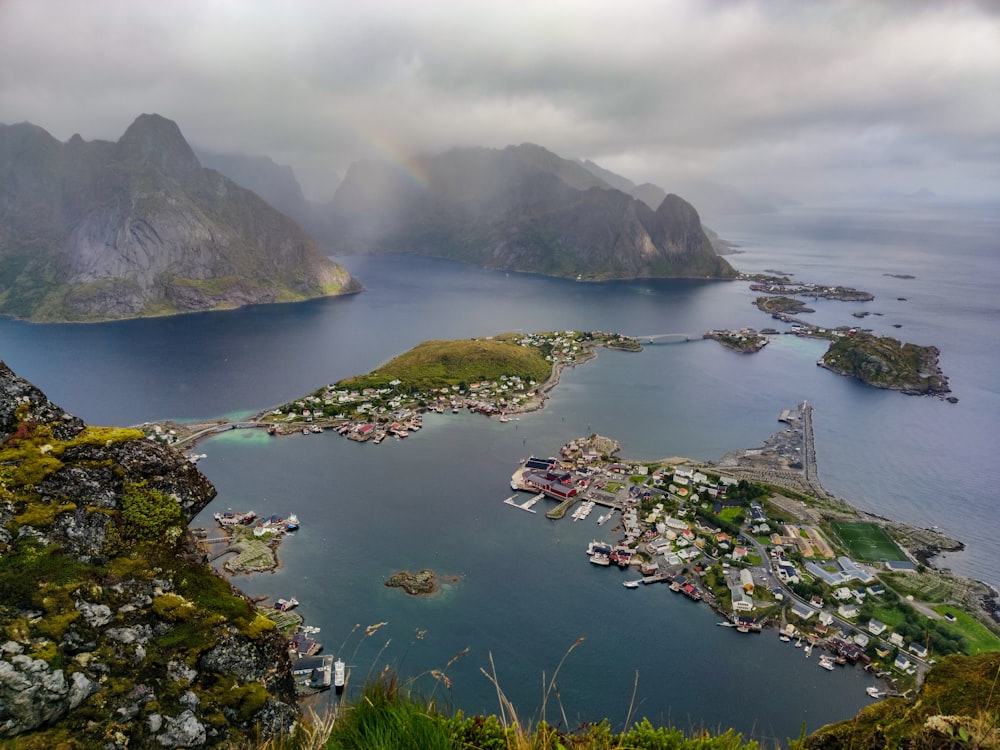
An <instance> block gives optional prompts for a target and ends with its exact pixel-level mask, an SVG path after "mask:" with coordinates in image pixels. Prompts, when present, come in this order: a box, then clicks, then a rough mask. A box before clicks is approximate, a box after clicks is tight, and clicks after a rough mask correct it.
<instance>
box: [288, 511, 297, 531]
mask: <svg viewBox="0 0 1000 750" xmlns="http://www.w3.org/2000/svg"><path fill="white" fill-rule="evenodd" d="M298 530H299V517H298V516H297V515H295V514H294V513H292V514H291V515H290V516H288V518H286V519H285V531H298Z"/></svg>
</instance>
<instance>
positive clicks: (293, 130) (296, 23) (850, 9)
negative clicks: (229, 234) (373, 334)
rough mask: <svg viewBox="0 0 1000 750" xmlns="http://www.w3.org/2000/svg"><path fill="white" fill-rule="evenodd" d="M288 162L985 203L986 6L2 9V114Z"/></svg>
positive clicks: (77, 2) (996, 72)
mask: <svg viewBox="0 0 1000 750" xmlns="http://www.w3.org/2000/svg"><path fill="white" fill-rule="evenodd" d="M144 112H146V113H150V112H156V113H158V114H161V115H163V116H165V117H168V118H170V119H172V120H175V121H176V122H177V123H178V125H179V126H180V128H181V130H182V132H183V133H184V135H185V137H186V138H187V139H188V141H189V142H190V143H192V145H194V146H196V147H200V148H204V149H209V150H213V151H217V152H222V153H246V154H255V155H265V156H269V157H271V158H272V159H273V160H275V161H276V162H278V163H281V164H288V165H290V166H292V167H293V168H294V170H295V172H296V175H297V176H298V178H299V181H300V182H301V183H302V185H303V188H304V189H305V191H306V193H307V195H308V196H309V197H311V198H313V199H316V200H327V199H329V198H330V197H331V196H332V194H333V191H334V190H335V187H336V184H337V182H338V181H339V179H340V178H341V177H342V176H343V174H344V172H345V171H346V169H347V167H348V166H349V164H350V163H351V162H352V161H355V160H357V159H360V158H373V157H374V158H387V159H391V160H402V159H405V158H406V157H407V156H408V155H410V154H413V153H422V152H437V151H442V150H445V149H448V148H452V147H459V146H487V147H494V148H499V147H503V146H506V145H508V144H515V143H522V142H531V143H537V144H540V145H543V146H545V147H546V148H548V149H550V150H552V151H555V152H556V153H558V154H560V155H561V156H564V157H567V158H589V159H592V160H594V161H595V162H597V163H598V164H600V165H602V166H604V167H606V168H608V169H612V170H614V171H616V172H618V173H620V174H622V175H625V176H626V177H628V178H630V179H632V180H633V181H635V182H637V183H641V182H646V181H648V182H653V183H656V184H658V185H661V186H663V187H665V188H666V189H668V190H670V189H671V185H672V184H675V183H679V182H682V181H684V180H688V179H695V178H697V179H710V180H714V181H718V182H722V183H725V184H728V185H733V186H736V187H738V188H739V189H741V190H746V191H754V190H765V189H766V190H771V191H778V192H781V193H784V194H785V195H788V196H790V197H794V198H797V199H799V198H802V197H816V198H824V197H834V196H838V195H843V194H864V193H867V192H871V193H875V192H878V191H900V192H910V191H915V190H917V189H919V188H928V189H930V190H932V191H934V192H935V193H936V194H938V195H941V196H953V197H960V198H977V197H978V198H986V199H996V198H997V197H998V196H1000V0H982V1H981V2H974V1H973V0H968V1H962V0H935V1H932V0H899V1H897V2H889V1H886V2H879V1H878V0H856V1H849V0H845V1H838V0H815V1H812V2H811V1H809V0H788V1H787V2H785V1H782V0H771V1H767V2H764V1H763V0H761V1H753V0H748V1H742V2H741V1H740V0H729V1H725V2H723V1H722V0H719V1H714V0H648V1H647V0H613V1H610V0H609V1H608V2H604V1H596V0H546V1H536V0H517V2H509V1H508V0H504V1H503V2H479V1H477V0H449V1H445V0H397V1H390V0H364V1H363V2H362V1H361V0H355V1H352V2H343V1H340V2H338V1H334V0H269V1H267V2H263V1H259V2H258V1H256V0H194V1H191V0H170V1H169V2H166V1H163V0H85V1H81V0H0V122H3V123H8V124H10V123H15V122H22V121H25V120H27V121H30V122H32V123H34V124H36V125H39V126H41V127H43V128H45V129H46V130H48V131H49V132H50V133H52V135H54V136H55V137H57V138H58V139H60V140H67V139H68V138H69V137H70V136H72V135H73V134H74V133H79V134H80V135H82V136H83V137H84V138H85V139H87V140H91V139H97V138H100V139H107V140H117V139H118V138H119V137H120V136H121V134H122V132H124V130H125V129H126V128H127V127H128V125H129V124H130V123H131V122H132V120H134V119H135V117H136V116H138V115H139V114H141V113H144Z"/></svg>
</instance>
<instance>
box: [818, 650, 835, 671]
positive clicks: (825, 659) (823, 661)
mask: <svg viewBox="0 0 1000 750" xmlns="http://www.w3.org/2000/svg"><path fill="white" fill-rule="evenodd" d="M819 665H820V666H821V667H823V669H826V670H828V671H831V672H832V671H833V666H834V665H833V659H831V658H830V657H829V656H826V655H825V654H824V655H823V656H821V657H820V658H819Z"/></svg>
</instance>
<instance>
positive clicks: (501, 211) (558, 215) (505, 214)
mask: <svg viewBox="0 0 1000 750" xmlns="http://www.w3.org/2000/svg"><path fill="white" fill-rule="evenodd" d="M683 206H686V209H685V208H683ZM331 224H332V226H333V229H334V231H335V233H336V235H337V241H336V246H337V247H338V248H339V249H340V250H341V251H343V252H370V251H384V252H397V253H399V252H412V253H419V254H425V255H433V256H437V257H444V258H450V259H453V260H460V261H465V262H468V263H475V264H477V265H482V266H486V267H490V268H501V269H508V270H516V271H530V272H535V273H544V274H549V275H553V276H566V277H570V278H577V277H579V278H582V279H590V280H599V279H613V278H639V277H670V276H709V277H715V278H729V277H732V276H734V275H735V272H734V271H733V269H732V268H731V267H730V266H729V264H728V263H726V262H725V261H724V260H722V259H721V258H719V257H718V256H716V254H715V252H714V250H713V249H712V246H711V243H710V242H708V239H707V237H705V234H704V232H703V230H702V228H701V222H700V220H699V219H698V215H697V212H696V211H694V209H693V208H692V207H690V206H688V204H686V203H684V202H683V201H682V200H681V199H680V198H677V196H668V198H666V199H664V202H663V204H662V205H661V206H660V207H659V208H658V209H657V210H656V211H653V210H652V209H651V208H649V207H648V206H647V205H645V204H644V203H642V201H639V200H637V199H635V198H633V197H632V196H630V195H627V194H626V193H624V192H622V191H620V190H617V189H614V188H613V187H612V186H610V185H609V184H608V183H607V182H605V181H604V180H602V179H601V177H600V175H598V174H594V173H592V172H591V171H588V169H587V168H586V167H585V166H584V165H582V164H580V163H578V162H572V161H569V160H566V159H562V158H560V157H559V156H557V155H556V154H553V153H552V152H550V151H547V150H545V149H544V148H541V147H540V146H535V145H532V144H522V145H520V146H509V147H507V148H505V149H502V150H493V149H459V150H454V151H449V152H446V153H444V154H441V155H438V156H427V157H420V158H418V159H414V160H413V162H412V163H410V164H409V165H408V166H407V169H405V170H402V169H398V168H396V167H394V166H392V165H387V164H383V163H376V162H359V163H356V164H354V165H352V167H351V169H350V170H349V171H348V173H347V176H346V177H345V179H344V182H343V183H342V184H341V186H340V188H339V189H338V191H337V194H336V196H335V198H334V201H333V204H332V206H331Z"/></svg>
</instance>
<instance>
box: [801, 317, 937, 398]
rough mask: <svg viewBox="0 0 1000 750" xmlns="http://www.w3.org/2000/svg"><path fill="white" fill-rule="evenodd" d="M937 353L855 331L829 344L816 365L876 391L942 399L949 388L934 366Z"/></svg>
mask: <svg viewBox="0 0 1000 750" xmlns="http://www.w3.org/2000/svg"><path fill="white" fill-rule="evenodd" d="M939 354H940V351H939V350H938V349H937V347H934V346H918V345H917V344H903V343H900V341H898V340H897V339H894V338H892V337H890V336H873V335H871V334H869V333H864V332H860V331H859V332H858V333H857V334H856V335H854V336H844V337H841V338H839V339H837V340H836V341H834V342H833V343H832V344H830V348H829V349H827V351H826V354H824V355H823V357H822V358H821V359H820V360H819V362H818V363H817V364H819V365H820V366H821V367H825V368H826V369H828V370H831V371H833V372H836V373H839V374H841V375H849V376H851V377H855V378H857V379H858V380H860V381H862V382H863V383H867V384H868V385H873V386H875V387H877V388H888V389H890V390H894V391H902V392H903V393H908V394H910V395H914V396H944V395H945V394H947V393H950V392H951V389H950V388H949V387H948V378H947V377H945V375H944V373H943V372H942V371H941V368H940V366H939V365H938V355H939Z"/></svg>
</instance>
